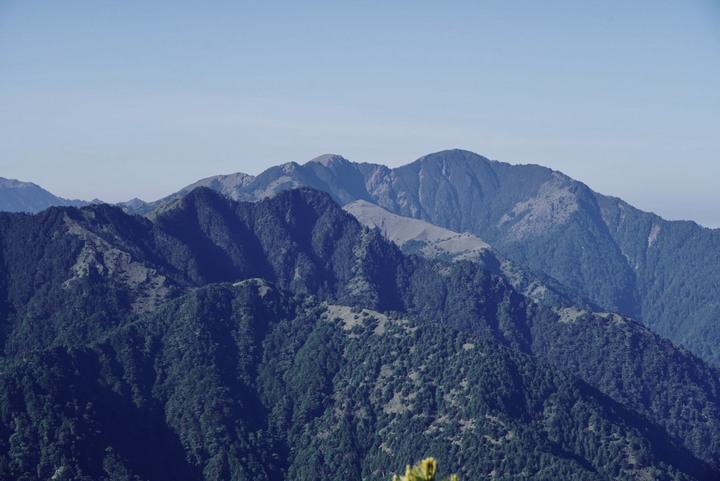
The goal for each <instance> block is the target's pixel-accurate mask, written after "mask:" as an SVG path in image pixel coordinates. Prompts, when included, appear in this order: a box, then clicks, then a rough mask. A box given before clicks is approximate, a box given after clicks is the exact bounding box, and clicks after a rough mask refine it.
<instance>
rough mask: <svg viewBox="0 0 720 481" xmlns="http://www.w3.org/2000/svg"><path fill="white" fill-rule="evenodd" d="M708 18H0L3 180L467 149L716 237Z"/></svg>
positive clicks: (131, 8)
mask: <svg viewBox="0 0 720 481" xmlns="http://www.w3.org/2000/svg"><path fill="white" fill-rule="evenodd" d="M719 86H720V1H718V0H686V1H682V0H652V1H650V0H647V1H642V0H638V1H633V2H627V1H615V0H609V1H593V2H590V1H577V0H574V1H570V0H568V1H551V0H550V1H543V2H539V1H515V0H505V1H499V0H497V1H472V2H470V1H467V2H465V1H450V2H437V1H432V2H430V1H422V0H415V1H390V2H387V1H385V2H376V1H364V2H339V1H334V2H331V1H312V0H310V1H304V2H296V1H294V2H289V1H287V2H286V1H232V2H230V1H227V2H225V1H208V2H199V1H198V2H191V1H173V2H170V1H152V2H140V1H133V0H126V1H110V0H107V1H97V0H94V1H74V0H63V1H57V0H51V1H49V0H45V1H43V0H33V1H27V0H0V176H3V177H9V178H18V179H21V180H26V181H32V182H35V183H38V184H40V185H41V186H43V187H45V188H47V189H48V190H50V191H51V192H53V193H55V194H57V195H61V196H63V197H71V198H84V199H91V198H95V197H97V198H101V199H103V200H106V201H110V202H116V201H121V200H127V199H130V198H132V197H140V198H143V199H145V200H154V199H157V198H159V197H162V196H164V195H166V194H169V193H171V192H174V191H176V190H178V189H179V188H181V187H183V186H185V185H187V184H189V183H191V182H194V181H195V180H197V179H199V178H202V177H207V176H210V175H215V174H222V173H232V172H238V171H241V172H246V173H250V174H257V173H259V172H260V171H262V170H263V169H265V168H267V167H269V166H271V165H276V164H279V163H284V162H288V161H296V162H300V163H302V162H305V161H307V160H309V159H311V158H313V157H315V156H317V155H320V154H323V153H329V152H332V153H338V154H341V155H343V156H345V157H346V158H348V159H350V160H353V161H358V162H376V163H384V164H387V165H390V166H397V165H402V164H405V163H408V162H411V161H413V160H415V159H416V158H418V157H420V156H422V155H424V154H427V153H430V152H433V151H438V150H443V149H448V148H463V149H468V150H472V151H474V152H477V153H479V154H482V155H485V156H487V157H489V158H492V159H497V160H502V161H506V162H510V163H515V164H517V163H535V164H541V165H545V166H548V167H551V168H554V169H557V170H561V171H563V172H565V173H566V174H568V175H570V176H572V177H574V178H576V179H578V180H581V181H583V182H585V183H587V184H588V185H589V186H590V187H592V188H593V189H595V190H597V191H599V192H602V193H605V194H609V195H615V196H619V197H622V198H623V199H625V200H627V201H628V202H630V203H631V204H633V205H636V206H637V207H639V208H641V209H643V210H647V211H654V212H656V213H658V214H660V215H662V216H663V217H666V218H669V219H679V218H686V219H693V220H696V221H698V222H700V223H701V224H703V225H706V226H711V227H718V226H720V209H718V206H720V188H718V179H719V178H720V162H719V161H720V87H719Z"/></svg>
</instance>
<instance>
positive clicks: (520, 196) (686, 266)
mask: <svg viewBox="0 0 720 481" xmlns="http://www.w3.org/2000/svg"><path fill="white" fill-rule="evenodd" d="M299 185H308V186H312V187H314V188H318V189H322V190H325V191H327V192H329V193H330V194H331V195H332V196H333V198H334V199H335V200H336V201H338V202H339V203H341V204H346V203H349V202H352V201H355V200H365V201H368V202H372V203H375V204H377V205H379V206H381V207H383V208H385V209H387V210H388V211H390V212H393V213H395V214H398V215H402V216H406V217H412V218H415V219H420V220H424V221H427V222H430V223H432V224H434V225H436V226H440V227H444V228H447V229H450V230H452V231H455V232H468V233H472V234H474V235H476V236H478V237H479V238H481V239H483V240H484V241H486V242H488V243H489V244H491V245H492V246H493V247H494V248H495V249H497V250H498V251H499V252H500V253H501V254H502V255H504V256H506V257H508V258H509V259H511V260H512V261H514V262H515V263H516V264H518V265H520V266H523V267H525V268H528V269H530V270H531V271H535V272H543V273H545V274H546V275H548V276H550V277H552V278H554V279H557V280H558V281H559V282H561V283H562V284H565V285H566V286H568V287H570V288H571V289H574V290H576V291H578V292H579V293H580V294H581V295H582V296H583V297H585V298H587V299H589V300H591V301H592V302H593V303H594V304H596V305H598V306H601V307H602V308H603V309H606V310H609V311H615V312H620V313H621V314H623V315H628V316H632V317H635V318H637V319H640V320H641V321H642V322H644V323H645V324H646V325H648V326H650V327H651V328H652V329H653V330H655V332H657V333H659V334H661V335H663V336H665V337H668V338H669V339H671V340H673V341H674V342H677V343H680V344H682V345H684V346H686V347H687V348H689V349H691V350H692V351H693V352H694V353H696V354H697V355H700V356H702V357H703V358H704V359H706V360H708V361H710V362H712V363H713V364H715V365H720V327H718V321H717V320H718V319H719V318H720V294H718V293H720V289H717V287H718V286H720V231H718V230H711V229H704V228H701V227H699V226H697V225H696V224H694V223H691V222H678V221H665V220H662V219H660V218H659V217H657V216H655V215H654V214H649V213H645V212H641V211H639V210H637V209H634V208H632V207H630V206H628V205H627V204H626V203H624V202H622V201H621V200H619V199H615V198H611V197H607V196H603V195H600V194H597V193H595V192H593V191H592V190H590V189H589V188H588V187H587V186H586V185H584V184H582V183H580V182H577V181H575V180H573V179H570V178H569V177H567V176H565V175H563V174H561V173H559V172H555V171H552V170H550V169H547V168H543V167H540V166H536V165H510V164H506V163H501V162H496V161H490V160H488V159H486V158H484V157H481V156H479V155H477V154H473V153H471V152H466V151H460V150H452V151H444V152H438V153H435V154H430V155H427V156H425V157H422V158H420V159H418V160H417V161H415V162H413V163H411V164H408V165H405V166H403V167H399V168H395V169H390V168H388V167H385V166H381V165H373V164H356V163H352V162H350V161H348V160H346V159H344V158H342V157H340V156H324V157H323V158H321V159H319V160H313V161H310V162H308V163H306V164H305V165H298V164H286V165H285V166H281V167H275V168H272V169H269V170H267V171H266V172H263V173H262V174H260V175H258V176H257V177H255V178H254V179H252V181H250V182H249V183H247V184H246V185H243V186H242V187H241V188H233V189H232V192H228V191H226V190H223V189H220V192H223V193H226V194H228V195H230V194H232V196H233V198H236V199H241V200H258V199H261V198H263V197H266V196H269V195H272V194H274V193H277V192H279V191H281V190H283V189H286V188H291V187H296V186H299Z"/></svg>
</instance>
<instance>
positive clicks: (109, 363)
mask: <svg viewBox="0 0 720 481" xmlns="http://www.w3.org/2000/svg"><path fill="white" fill-rule="evenodd" d="M2 368H3V369H2V374H1V375H0V383H2V389H0V393H2V394H1V395H0V408H1V409H0V413H2V414H1V415H0V423H1V429H2V431H3V433H4V435H3V443H4V445H3V451H2V453H1V454H0V470H1V471H0V472H2V476H3V477H4V478H7V479H48V478H51V477H54V479H60V480H61V479H74V480H78V479H88V480H89V479H97V480H100V479H108V480H121V479H122V480H125V479H145V480H153V479H170V478H177V477H180V478H182V479H198V480H200V479H202V480H224V479H235V480H245V479H247V480H259V479H268V480H272V479H328V480H330V479H377V480H384V479H388V478H389V477H390V472H391V469H392V467H393V466H395V465H396V464H397V462H398V460H399V459H402V460H405V459H407V460H410V459H413V458H414V457H416V456H418V455H423V454H430V453H432V454H434V455H435V456H437V457H439V458H440V459H443V460H444V466H445V468H446V469H448V470H452V471H457V472H459V473H460V475H461V476H462V477H463V479H471V478H470V473H474V475H477V474H478V473H484V474H485V475H487V476H493V477H495V479H508V480H509V479H517V478H518V477H529V478H532V479H538V480H543V479H548V480H550V479H558V478H562V479H598V480H601V479H641V478H647V479H668V480H670V479H710V477H711V476H713V472H712V471H711V470H710V468H709V467H708V466H707V465H705V464H704V463H702V462H700V461H698V460H697V459H695V458H693V457H692V456H691V455H690V454H689V453H688V452H687V451H686V450H684V449H683V448H681V447H680V446H678V445H677V444H676V443H675V442H674V441H673V440H672V439H671V438H670V437H668V436H667V435H666V434H665V433H663V432H662V431H661V430H659V429H658V428H657V427H656V426H653V425H652V424H650V423H648V422H647V421H646V420H644V419H643V418H642V417H640V416H638V415H637V414H635V413H632V412H631V411H628V410H627V409H625V408H623V407H622V406H620V405H619V404H617V403H615V402H613V401H611V400H610V399H608V398H607V397H605V396H603V395H602V394H600V393H599V392H597V391H596V390H594V389H592V388H590V387H589V386H587V385H586V384H585V383H582V382H579V381H577V380H576V379H574V378H573V377H571V376H568V375H567V374H564V373H563V372H561V371H559V370H557V369H555V368H552V367H550V366H548V365H545V364H541V363H539V362H538V361H536V360H535V359H533V358H532V357H529V356H526V355H522V354H519V353H517V352H514V351H512V350H508V349H505V348H502V347H500V346H498V345H496V344H494V343H492V342H488V341H487V340H484V339H482V338H478V337H475V336H470V335H467V334H464V333H461V332H459V331H456V330H453V329H450V328H448V327H447V326H443V325H439V324H436V323H433V324H427V323H423V322H419V321H415V320H413V319H411V318H405V317H404V316H398V315H390V316H387V315H384V314H381V313H377V312H372V311H368V310H363V309H353V308H351V307H346V306H340V305H335V304H327V303H321V302H319V301H318V300H317V299H316V298H313V297H306V296H288V295H287V294H285V293H283V292H282V291H279V290H277V289H276V288H275V287H273V286H271V285H268V284H267V283H266V282H265V281H261V280H249V281H244V282H241V283H238V284H236V285H234V286H232V285H228V284H224V285H213V286H210V287H207V288H202V289H199V290H195V291H193V292H192V293H189V294H186V295H184V296H182V297H181V298H179V299H177V300H175V301H171V302H169V303H168V304H166V305H164V306H163V307H161V308H159V309H158V310H157V311H156V312H154V313H152V314H146V315H144V316H142V317H141V318H140V319H139V320H138V321H136V322H133V323H130V324H128V325H126V326H123V327H120V328H116V329H114V330H112V331H111V332H109V333H108V334H107V336H106V337H105V338H103V339H98V340H97V341H95V342H93V343H90V344H88V345H86V346H82V347H76V348H70V349H62V348H54V349H42V350H39V351H33V352H27V353H25V354H24V355H23V356H22V357H17V358H14V359H6V360H4V361H3V364H2Z"/></svg>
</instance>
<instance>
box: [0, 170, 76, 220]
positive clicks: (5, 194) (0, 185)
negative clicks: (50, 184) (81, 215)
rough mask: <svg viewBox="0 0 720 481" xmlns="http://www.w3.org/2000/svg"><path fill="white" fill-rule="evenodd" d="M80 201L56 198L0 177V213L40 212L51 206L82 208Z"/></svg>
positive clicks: (19, 182)
mask: <svg viewBox="0 0 720 481" xmlns="http://www.w3.org/2000/svg"><path fill="white" fill-rule="evenodd" d="M87 204H88V203H87V202H85V201H82V200H68V199H63V198H62V197H57V196H55V195H53V194H51V193H50V192H48V191H47V190H45V189H43V188H42V187H40V186H38V185H35V184H33V183H30V182H21V181H19V180H14V179H5V178H3V177H0V212H40V211H42V210H45V209H47V208H48V207H52V206H76V207H79V206H83V205H87Z"/></svg>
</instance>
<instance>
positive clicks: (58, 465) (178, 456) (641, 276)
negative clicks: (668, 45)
mask: <svg viewBox="0 0 720 481" xmlns="http://www.w3.org/2000/svg"><path fill="white" fill-rule="evenodd" d="M341 206H342V207H344V208H341ZM137 214H142V215H137ZM715 235H717V234H716V233H715V231H712V230H709V229H703V228H700V227H699V226H697V225H695V224H693V223H690V222H668V221H664V220H662V219H660V218H659V217H657V216H654V215H653V214H647V213H643V212H640V211H638V210H636V209H634V208H632V207H630V206H629V205H627V204H625V203H623V202H622V201H620V200H619V199H612V198H608V197H604V196H601V195H600V194H596V193H594V192H592V191H591V190H590V189H588V188H587V187H586V186H584V185H583V184H581V183H579V182H576V181H574V180H572V179H569V178H567V177H565V176H563V175H562V174H560V173H557V172H553V171H550V170H549V169H544V168H542V167H538V166H511V165H509V164H502V163H499V162H494V161H489V160H487V159H485V158H483V157H480V156H477V155H476V154H472V153H469V152H465V151H448V152H441V153H438V154H432V155H430V156H427V157H423V158H422V159H419V160H418V161H416V162H415V163H413V164H410V165H408V166H404V167H400V168H398V169H389V168H387V167H383V166H378V165H372V164H355V163H352V162H350V161H347V160H346V159H343V158H342V157H339V156H332V155H328V156H323V157H320V158H318V159H315V160H313V161H310V162H308V163H306V164H305V165H298V164H294V163H290V164H285V165H283V166H278V167H275V168H272V169H269V170H268V171H266V172H264V173H262V174H260V175H258V176H257V177H252V176H248V175H245V174H233V175H231V176H218V177H211V178H208V179H203V180H201V181H199V182H197V183H196V184H193V185H192V186H189V187H187V188H185V189H182V190H180V191H179V192H178V193H176V194H173V195H171V196H169V197H167V198H165V199H161V200H160V201H157V202H154V203H150V204H148V203H142V202H138V201H134V202H131V203H125V204H123V205H121V206H117V207H113V206H109V205H104V204H93V205H87V206H85V207H82V208H76V207H52V208H49V209H45V210H43V211H41V212H39V213H36V214H27V213H0V266H1V267H2V268H1V269H0V353H1V356H0V385H2V388H1V389H0V477H1V478H3V479H6V478H7V479H48V478H52V479H83V480H85V479H88V480H89V479H107V480H131V479H135V480H139V479H142V480H148V481H149V480H155V479H158V480H159V479H168V478H171V477H173V478H181V479H197V480H220V479H238V480H244V479H248V480H249V479H253V480H254V479H343V478H352V479H390V478H391V477H392V472H393V471H399V470H401V468H402V467H403V466H404V465H405V464H409V463H412V462H414V461H416V460H417V459H419V458H421V457H423V456H426V455H434V456H436V457H438V458H440V460H441V463H442V466H444V467H445V468H446V469H447V471H448V472H458V473H459V474H460V476H461V479H477V478H484V477H487V478H488V479H508V480H509V479H518V478H530V479H539V480H542V479H591V480H594V479H597V480H605V479H668V480H669V479H695V480H706V479H707V480H712V479H720V371H718V369H717V353H716V351H715V350H716V349H717V345H718V344H717V335H716V328H715V327H714V326H716V325H717V323H716V322H715V318H714V317H713V316H714V313H715V304H713V302H714V301H713V299H714V297H713V296H717V290H716V289H714V288H713V286H714V284H713V282H715V281H714V280H713V279H714V277H713V276H717V275H718V274H717V273H716V272H715V271H716V269H714V267H715V266H717V263H716V261H715V258H714V257H713V255H714V254H713V252H717V251H716V250H715V251H714V250H713V249H716V247H714V246H716V238H715ZM643 242H644V244H643ZM618 251H619V256H618V255H616V254H618ZM669 252H673V253H674V256H669V255H668V253H669ZM701 254H702V255H701ZM543 256H545V257H546V258H540V257H543ZM531 261H532V262H531ZM621 261H622V262H621ZM689 269H690V271H688V270H689ZM693 274H695V275H696V277H695V278H694V281H693V284H692V285H690V286H688V285H687V284H686V283H687V282H690V278H691V277H692V275H693ZM594 276H599V277H597V278H595V277H594ZM603 276H610V277H603ZM702 276H705V277H702ZM573 279H574V281H573ZM625 288H627V289H630V290H623V289H625ZM693 288H694V289H693ZM683 294H685V295H690V296H691V297H690V298H689V299H684V298H683V299H676V298H674V297H672V296H678V295H683ZM652 299H656V300H657V302H661V303H662V304H661V305H659V306H652V308H651V307H650V306H646V304H649V303H650V302H651V300H652ZM670 305H672V309H671V308H670V307H667V306H670ZM668 310H669V311H670V312H669V313H668V312H666V311H668ZM656 313H657V316H659V317H656ZM673 313H677V317H673ZM660 314H662V316H660ZM713 335H715V337H713ZM697 336H704V339H699V338H697ZM666 338H668V339H670V340H668V339H666ZM671 341H672V342H671ZM673 342H674V343H673ZM683 343H684V344H685V346H687V347H688V348H689V349H691V350H692V351H693V352H690V351H688V350H685V349H684V348H682V347H678V345H679V344H683Z"/></svg>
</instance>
